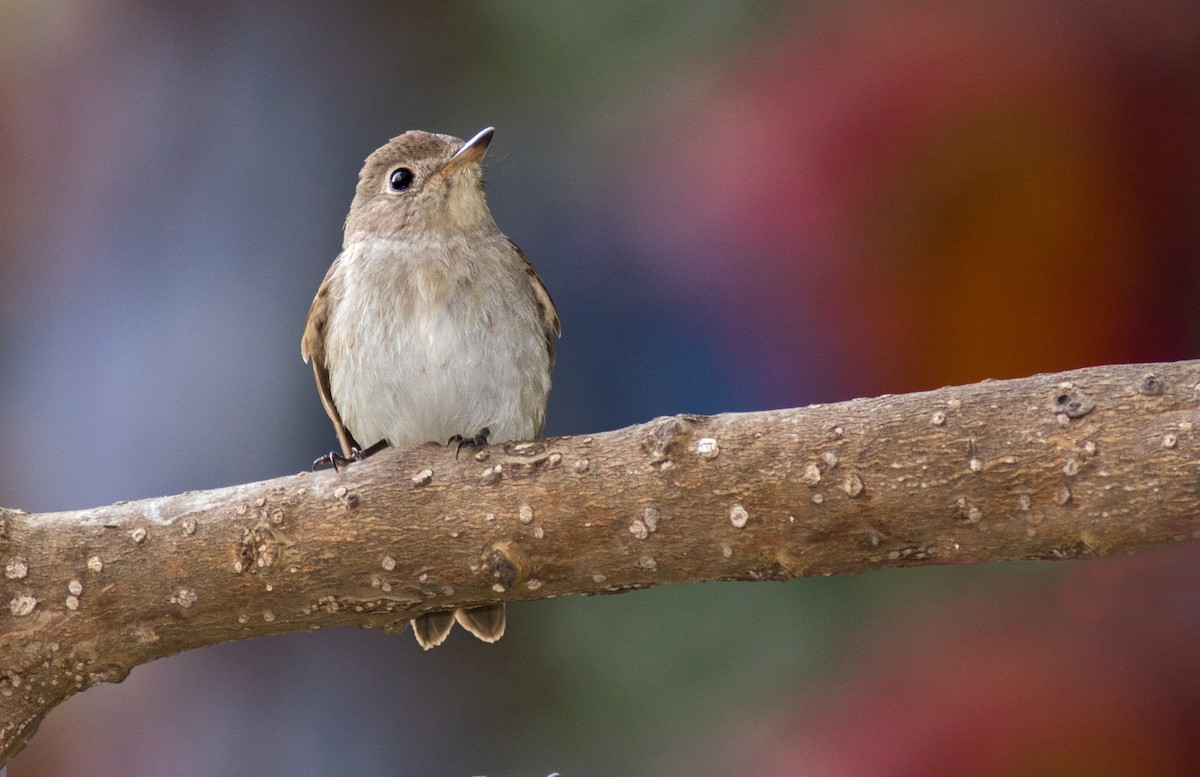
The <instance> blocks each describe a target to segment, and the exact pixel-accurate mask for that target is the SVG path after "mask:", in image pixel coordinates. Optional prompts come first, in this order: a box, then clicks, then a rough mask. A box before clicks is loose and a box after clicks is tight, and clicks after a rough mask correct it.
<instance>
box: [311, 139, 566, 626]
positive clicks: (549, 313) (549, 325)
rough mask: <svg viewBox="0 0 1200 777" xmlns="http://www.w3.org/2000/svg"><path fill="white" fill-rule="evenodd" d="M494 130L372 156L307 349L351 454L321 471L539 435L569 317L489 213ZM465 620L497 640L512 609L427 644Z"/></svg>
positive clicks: (316, 303)
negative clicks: (487, 166) (408, 449)
mask: <svg viewBox="0 0 1200 777" xmlns="http://www.w3.org/2000/svg"><path fill="white" fill-rule="evenodd" d="M494 132H495V130H494V129H492V128H491V127H488V128H487V129H485V130H483V131H482V132H480V133H479V134H478V135H476V136H475V137H473V138H471V139H470V140H468V141H467V142H466V143H464V142H463V141H461V140H459V139H458V138H453V137H450V136H449V135H434V134H431V133H428V132H419V131H412V132H406V133H404V134H403V135H400V136H398V137H395V138H392V139H391V140H390V141H388V143H387V144H386V145H384V146H383V147H382V148H379V149H378V150H376V151H375V152H374V153H373V154H371V155H370V156H369V157H367V161H366V163H365V164H364V165H363V169H362V172H361V173H359V176H358V187H357V188H356V190H355V194H354V201H353V202H352V203H351V204H350V214H349V215H348V216H347V217H346V227H345V238H344V240H343V241H342V252H341V253H340V254H338V257H337V258H336V259H335V260H334V261H333V265H332V266H331V267H330V268H329V272H328V273H326V275H325V280H323V281H322V282H321V286H320V288H318V289H317V296H316V297H315V298H314V299H313V303H312V307H311V308H310V309H309V311H308V322H307V323H306V324H305V327H304V338H303V340H302V341H301V344H300V353H301V355H302V356H303V357H304V360H305V361H306V362H307V361H311V362H312V367H313V374H314V375H315V376H316V379H317V390H318V391H319V392H320V394H321V402H322V404H323V405H324V406H325V412H326V413H328V414H329V418H330V419H331V420H332V421H333V428H334V431H335V432H336V433H337V438H338V441H339V443H341V448H342V455H341V456H338V455H337V454H330V456H328V457H325V459H324V461H327V462H330V463H333V464H334V465H335V466H336V465H337V464H340V463H343V462H345V461H347V460H353V459H361V458H364V457H365V456H366V455H368V454H370V453H372V452H374V451H375V450H378V449H380V448H382V447H385V446H388V445H396V446H399V445H415V444H419V443H425V442H430V441H436V442H439V443H444V442H447V441H455V440H458V441H460V444H461V441H462V440H471V441H474V442H477V443H484V442H504V441H508V440H530V439H533V438H536V437H540V436H541V434H542V425H543V422H544V421H545V417H546V396H547V394H549V392H550V373H551V370H552V368H553V366H554V338H555V337H557V336H558V335H559V333H560V328H559V322H558V313H557V312H556V311H555V309H554V303H553V302H552V301H551V299H550V295H549V294H548V293H547V292H546V287H545V285H544V284H543V283H542V280H541V278H539V277H538V275H537V273H536V272H535V271H534V269H533V266H532V265H530V263H529V260H528V259H526V258H525V255H524V254H523V253H521V249H519V248H517V246H516V244H515V243H513V242H512V241H511V240H509V239H508V238H507V237H506V236H505V235H504V233H503V232H501V231H500V228H499V227H497V226H496V222H495V221H493V220H492V214H491V211H489V210H488V206H487V200H486V199H485V197H484V193H483V175H482V171H481V170H480V161H481V160H482V159H483V155H484V153H486V152H487V148H488V144H489V143H491V140H492V135H493V133H494ZM363 446H368V447H365V448H364V447H363ZM321 461H322V459H318V463H319V462H321ZM455 620H457V621H458V622H459V623H460V624H461V625H462V626H463V628H465V629H467V631H470V632H471V633H472V634H474V635H475V636H477V637H479V638H480V639H482V640H484V641H485V642H495V641H496V640H498V639H500V637H501V636H502V635H503V634H504V605H503V604H488V605H483V606H481V607H471V608H466V609H458V610H455V611H454V612H449V611H443V612H432V613H427V614H425V615H421V616H418V617H417V618H415V619H414V620H413V621H412V626H413V632H414V633H415V634H416V637H417V642H419V643H421V647H423V648H425V649H426V650H428V649H429V648H431V647H434V646H436V645H440V644H441V643H442V642H443V641H444V640H445V639H446V636H447V635H448V634H449V633H450V629H451V627H453V625H454V622H455Z"/></svg>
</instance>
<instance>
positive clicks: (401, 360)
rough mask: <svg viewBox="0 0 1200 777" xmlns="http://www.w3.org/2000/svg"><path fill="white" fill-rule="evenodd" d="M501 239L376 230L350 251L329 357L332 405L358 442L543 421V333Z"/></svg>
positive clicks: (528, 431)
mask: <svg viewBox="0 0 1200 777" xmlns="http://www.w3.org/2000/svg"><path fill="white" fill-rule="evenodd" d="M500 237H501V240H500V241H487V242H485V243H484V244H482V245H476V246H470V245H467V243H466V242H465V241H463V240H452V241H447V242H439V243H429V242H427V243H425V244H423V245H421V246H413V245H411V244H409V243H404V242H398V241H382V240H371V241H362V242H360V243H356V244H352V245H351V246H348V247H347V248H346V250H345V251H343V253H342V255H341V256H340V257H339V259H338V261H339V264H340V265H341V267H340V269H339V272H340V274H341V294H340V298H339V299H337V300H336V301H333V303H332V309H331V311H330V317H329V322H328V324H327V328H326V354H327V358H326V361H327V364H328V367H329V374H330V388H331V391H332V394H333V401H334V404H335V405H336V406H337V409H338V411H339V412H340V413H341V416H342V420H343V422H344V423H345V424H346V427H347V428H348V429H349V430H350V433H351V434H352V435H354V438H355V440H357V442H358V444H359V445H360V446H362V447H366V446H369V445H373V444H374V443H375V442H377V441H379V440H382V439H386V440H387V441H388V442H389V443H391V444H392V445H411V444H416V443H421V442H429V441H435V442H440V443H444V442H446V441H447V440H448V439H449V438H450V437H452V436H454V435H462V436H463V437H471V436H474V435H476V434H478V433H480V432H481V431H482V430H483V429H484V428H487V429H488V430H489V431H490V439H491V440H492V441H493V442H499V441H504V440H525V439H531V438H533V437H534V436H536V434H537V433H538V432H539V431H540V428H541V424H542V419H543V418H544V414H545V406H546V395H547V394H548V393H549V390H550V366H549V355H548V353H547V352H546V345H545V335H544V333H543V330H542V325H541V319H540V314H539V313H538V310H537V307H536V303H535V302H534V297H533V294H532V291H531V289H530V287H529V280H528V276H527V275H526V274H525V271H524V268H523V266H522V265H521V264H520V260H519V257H517V256H516V255H515V253H514V254H512V255H509V256H507V257H506V255H505V254H504V253H503V251H504V250H507V251H512V250H513V249H512V248H511V246H510V245H509V244H508V243H507V241H504V240H503V237H502V236H500ZM506 258H507V261H506Z"/></svg>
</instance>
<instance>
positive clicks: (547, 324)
mask: <svg viewBox="0 0 1200 777" xmlns="http://www.w3.org/2000/svg"><path fill="white" fill-rule="evenodd" d="M508 244H509V245H511V246H512V247H513V250H514V251H516V252H517V256H519V257H521V261H522V263H523V264H524V266H525V272H526V273H527V274H528V275H529V285H530V286H532V287H533V300H534V302H536V303H537V307H538V312H539V313H540V314H541V316H542V331H543V332H544V333H545V335H546V355H547V356H548V357H549V359H550V364H549V368H550V369H551V370H553V369H554V338H556V337H561V336H562V324H561V323H559V320H558V311H557V310H556V309H555V308H554V300H552V299H550V292H548V291H546V284H544V283H542V279H541V278H540V277H538V274H537V270H534V269H533V265H532V264H531V263H530V261H529V257H527V256H525V252H524V251H522V250H521V247H520V246H518V245H517V244H516V243H514V242H513V241H511V240H509V241H508ZM544 422H545V419H544V418H542V419H540V420H539V421H538V424H537V431H536V434H535V436H537V437H541V436H542V424H543V423H544ZM501 628H502V629H503V626H501Z"/></svg>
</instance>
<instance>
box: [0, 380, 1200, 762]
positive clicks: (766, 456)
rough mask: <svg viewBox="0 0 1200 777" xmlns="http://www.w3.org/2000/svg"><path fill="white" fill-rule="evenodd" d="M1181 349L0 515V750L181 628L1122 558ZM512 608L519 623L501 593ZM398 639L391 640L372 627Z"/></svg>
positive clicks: (1189, 390)
mask: <svg viewBox="0 0 1200 777" xmlns="http://www.w3.org/2000/svg"><path fill="white" fill-rule="evenodd" d="M1198 384H1200V362H1180V363H1171V364H1152V365H1125V366H1108V367H1093V368H1088V369H1082V370H1075V371H1072V372H1066V373H1060V374H1056V375H1039V376H1035V377H1032V378H1025V379H1020V380H1008V381H984V382H982V383H978V384H974V385H970V386H960V387H954V388H946V389H940V390H938V391H929V392H922V393H916V394H906V395H897V396H883V397H877V398H872V399H858V400H854V401H850V402H841V403H837V404H830V405H814V406H811V407H806V408H799V409H794V410H776V411H767V412H756V413H740V414H725V415H717V416H707V417H702V416H686V415H684V416H674V417H667V418H660V419H656V420H654V421H651V422H649V423H646V424H640V425H637V426H631V427H628V428H625V429H620V430H617V431H613V432H606V433H603V434H595V435H591V436H577V437H563V438H550V439H545V440H539V441H536V442H531V443H517V444H511V443H510V444H505V445H493V446H490V447H487V448H484V449H481V450H479V451H477V452H473V451H472V450H471V449H466V450H464V451H463V452H462V455H461V456H460V457H459V458H458V459H456V458H455V449H454V447H453V446H451V447H450V448H447V447H444V446H440V445H425V446H417V447H412V448H405V449H397V450H387V451H384V452H382V453H380V454H378V455H376V456H374V457H372V458H371V459H368V460H366V461H363V462H359V463H354V464H351V465H350V466H348V467H344V468H342V470H341V471H340V472H334V471H324V472H319V473H315V474H312V473H302V474H299V475H292V476H288V477H282V478H277V479H274V480H268V481H264V482H260V483H250V484H246V485H238V486H232V487H228V488H221V489H215V490H212V491H202V492H192V493H185V494H179V495H175V496H166V497H160V498H156V499H144V500H140V501H136V502H124V503H117V504H113V505H109V506H106V507H97V508H93V509H87V510H76V511H71V512H61V513H47V514H31V513H24V512H20V511H14V510H0V564H3V566H4V578H3V584H4V595H3V602H4V603H7V606H6V607H0V763H3V762H6V761H7V760H8V758H10V757H11V756H12V755H13V754H14V753H15V752H16V751H17V750H18V749H19V748H20V747H21V745H22V744H23V743H24V742H25V740H26V739H27V738H28V737H29V735H30V734H31V733H32V731H33V729H34V728H35V727H36V725H37V723H38V722H39V721H40V720H41V718H42V717H43V716H44V715H45V714H46V712H48V711H49V710H50V709H51V708H52V707H53V706H54V705H56V704H58V703H59V702H61V701H63V700H64V699H66V698H67V697H69V696H71V695H72V694H74V693H76V692H77V691H79V690H81V689H84V688H87V687H89V686H91V685H94V684H96V683H100V682H118V681H120V680H121V679H122V678H124V677H125V676H126V675H127V674H128V672H129V671H130V669H132V668H133V667H134V666H137V665H138V664H141V663H145V662H146V661H150V660H152V659H155V658H159V657H162V656H166V655H170V654H173V653H177V652H179V651H181V650H187V649H190V648H196V647H201V646H204V645H211V644H216V643H219V642H225V641H229V640H235V639H247V638H250V637H257V636H261V635H264V634H274V633H280V632H289V631H299V630H309V629H312V630H315V629H320V628H325V627H328V626H344V625H353V626H363V627H370V628H377V629H382V630H385V631H397V630H400V629H402V628H404V626H405V624H406V621H407V620H408V619H409V618H411V617H412V616H413V615H415V614H418V613H422V612H426V611H429V610H446V609H451V608H453V607H458V606H471V605H478V604H481V603H484V602H497V601H511V600H521V599H542V598H547V597H552V596H562V595H566V594H600V593H614V592H618V591H624V590H629V589H633V588H645V587H647V586H652V585H658V584H662V583H685V582H698V581H704V580H763V579H773V580H779V579H787V578H792V577H799V576H806V575H831V574H844V573H852V572H861V571H865V570H871V569H882V568H885V567H893V566H912V565H920V564H963V563H979V562H989V561H1002V560H1008V559H1068V558H1079V557H1086V556H1099V555H1108V554H1116V553H1131V552H1134V551H1137V550H1140V549H1145V548H1150V547H1153V546H1156V545H1161V544H1164V543H1169V542H1176V541H1181V540H1185V539H1190V538H1194V537H1196V536H1197V534H1198V531H1200V525H1198V523H1197V516H1200V459H1198V452H1200V443H1198V441H1197V439H1196V434H1197V433H1196V426H1197V424H1198V423H1200V385H1198ZM512 628H522V624H521V622H520V618H519V616H518V617H517V618H516V619H515V621H514V622H513V624H512ZM405 649H407V650H415V649H417V647H416V644H415V643H414V642H412V641H411V640H408V639H406V640H404V641H402V642H398V643H397V650H405Z"/></svg>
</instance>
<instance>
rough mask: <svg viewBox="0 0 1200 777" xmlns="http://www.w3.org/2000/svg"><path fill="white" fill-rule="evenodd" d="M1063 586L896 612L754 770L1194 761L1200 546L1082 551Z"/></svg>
mask: <svg viewBox="0 0 1200 777" xmlns="http://www.w3.org/2000/svg"><path fill="white" fill-rule="evenodd" d="M1064 583H1065V585H1063V586H1062V588H1061V589H1060V596H1059V598H1058V600H1057V601H1055V600H1049V601H1047V600H1046V599H1045V596H1044V591H1038V590H1037V589H1036V587H1035V588H1030V587H1027V586H1022V585H1016V586H1013V592H1014V595H1012V596H1009V597H1007V598H1005V599H1000V598H998V597H980V596H975V595H958V596H952V597H950V601H949V602H948V603H946V604H944V605H943V606H940V607H937V608H933V609H932V610H930V611H929V612H927V613H924V614H923V615H922V616H921V617H920V619H919V620H916V621H913V620H903V621H902V620H900V619H899V618H897V617H888V618H885V619H884V622H883V623H880V624H877V627H876V631H877V633H876V635H875V637H874V638H873V639H871V640H869V641H868V642H866V643H865V644H868V645H870V647H869V648H867V649H866V650H864V651H862V652H861V653H859V654H856V655H851V656H846V657H845V662H844V666H843V671H842V672H841V673H840V674H841V676H840V677H839V678H838V680H837V682H835V683H833V684H831V688H832V689H833V690H831V691H830V692H829V693H828V694H827V695H824V696H823V697H821V698H818V699H808V700H806V702H805V704H804V708H803V711H801V712H795V713H792V715H791V716H790V717H789V719H787V720H785V721H784V722H783V723H782V724H781V725H780V726H779V728H778V730H777V732H776V733H775V735H774V736H773V737H772V740H771V741H770V743H769V744H767V745H766V746H765V747H763V748H761V750H760V753H761V754H762V757H761V760H759V762H757V763H752V764H750V765H749V767H748V768H747V769H746V770H745V771H744V772H743V773H744V774H754V775H757V776H758V777H771V776H772V775H780V777H782V776H783V775H798V774H804V775H808V776H809V777H822V776H823V775H838V776H839V777H856V776H858V775H861V776H862V777H867V776H868V775H870V776H872V777H875V776H877V775H891V776H892V777H908V776H910V775H911V776H912V777H917V776H918V775H933V774H938V775H940V774H946V775H972V776H974V775H978V777H1018V776H1023V777H1028V776H1029V775H1045V776H1046V777H1050V776H1051V775H1054V776H1055V777H1059V776H1067V775H1080V776H1081V777H1082V776H1083V775H1091V776H1092V777H1096V776H1097V775H1100V776H1103V775H1113V776H1114V777H1115V776H1116V775H1143V776H1145V777H1159V776H1164V777H1165V776H1166V775H1184V774H1194V773H1195V771H1194V770H1195V765H1196V764H1197V763H1200V739H1197V738H1196V736H1195V724H1196V720H1197V717H1198V713H1200V679H1197V674H1196V648H1195V646H1196V645H1197V644H1200V619H1197V617H1196V613H1197V609H1198V607H1200V549H1198V548H1197V547H1196V546H1194V545H1192V546H1184V547H1180V548H1174V549H1170V550H1166V551H1160V552H1156V553H1151V554H1147V555H1145V556H1140V557H1137V558H1128V559H1108V560H1102V561H1096V562H1091V563H1087V564H1079V565H1076V566H1074V568H1073V570H1072V572H1071V574H1069V575H1067V576H1066V578H1065V580H1064ZM1149 656H1152V657H1153V660H1147V657H1149Z"/></svg>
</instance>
